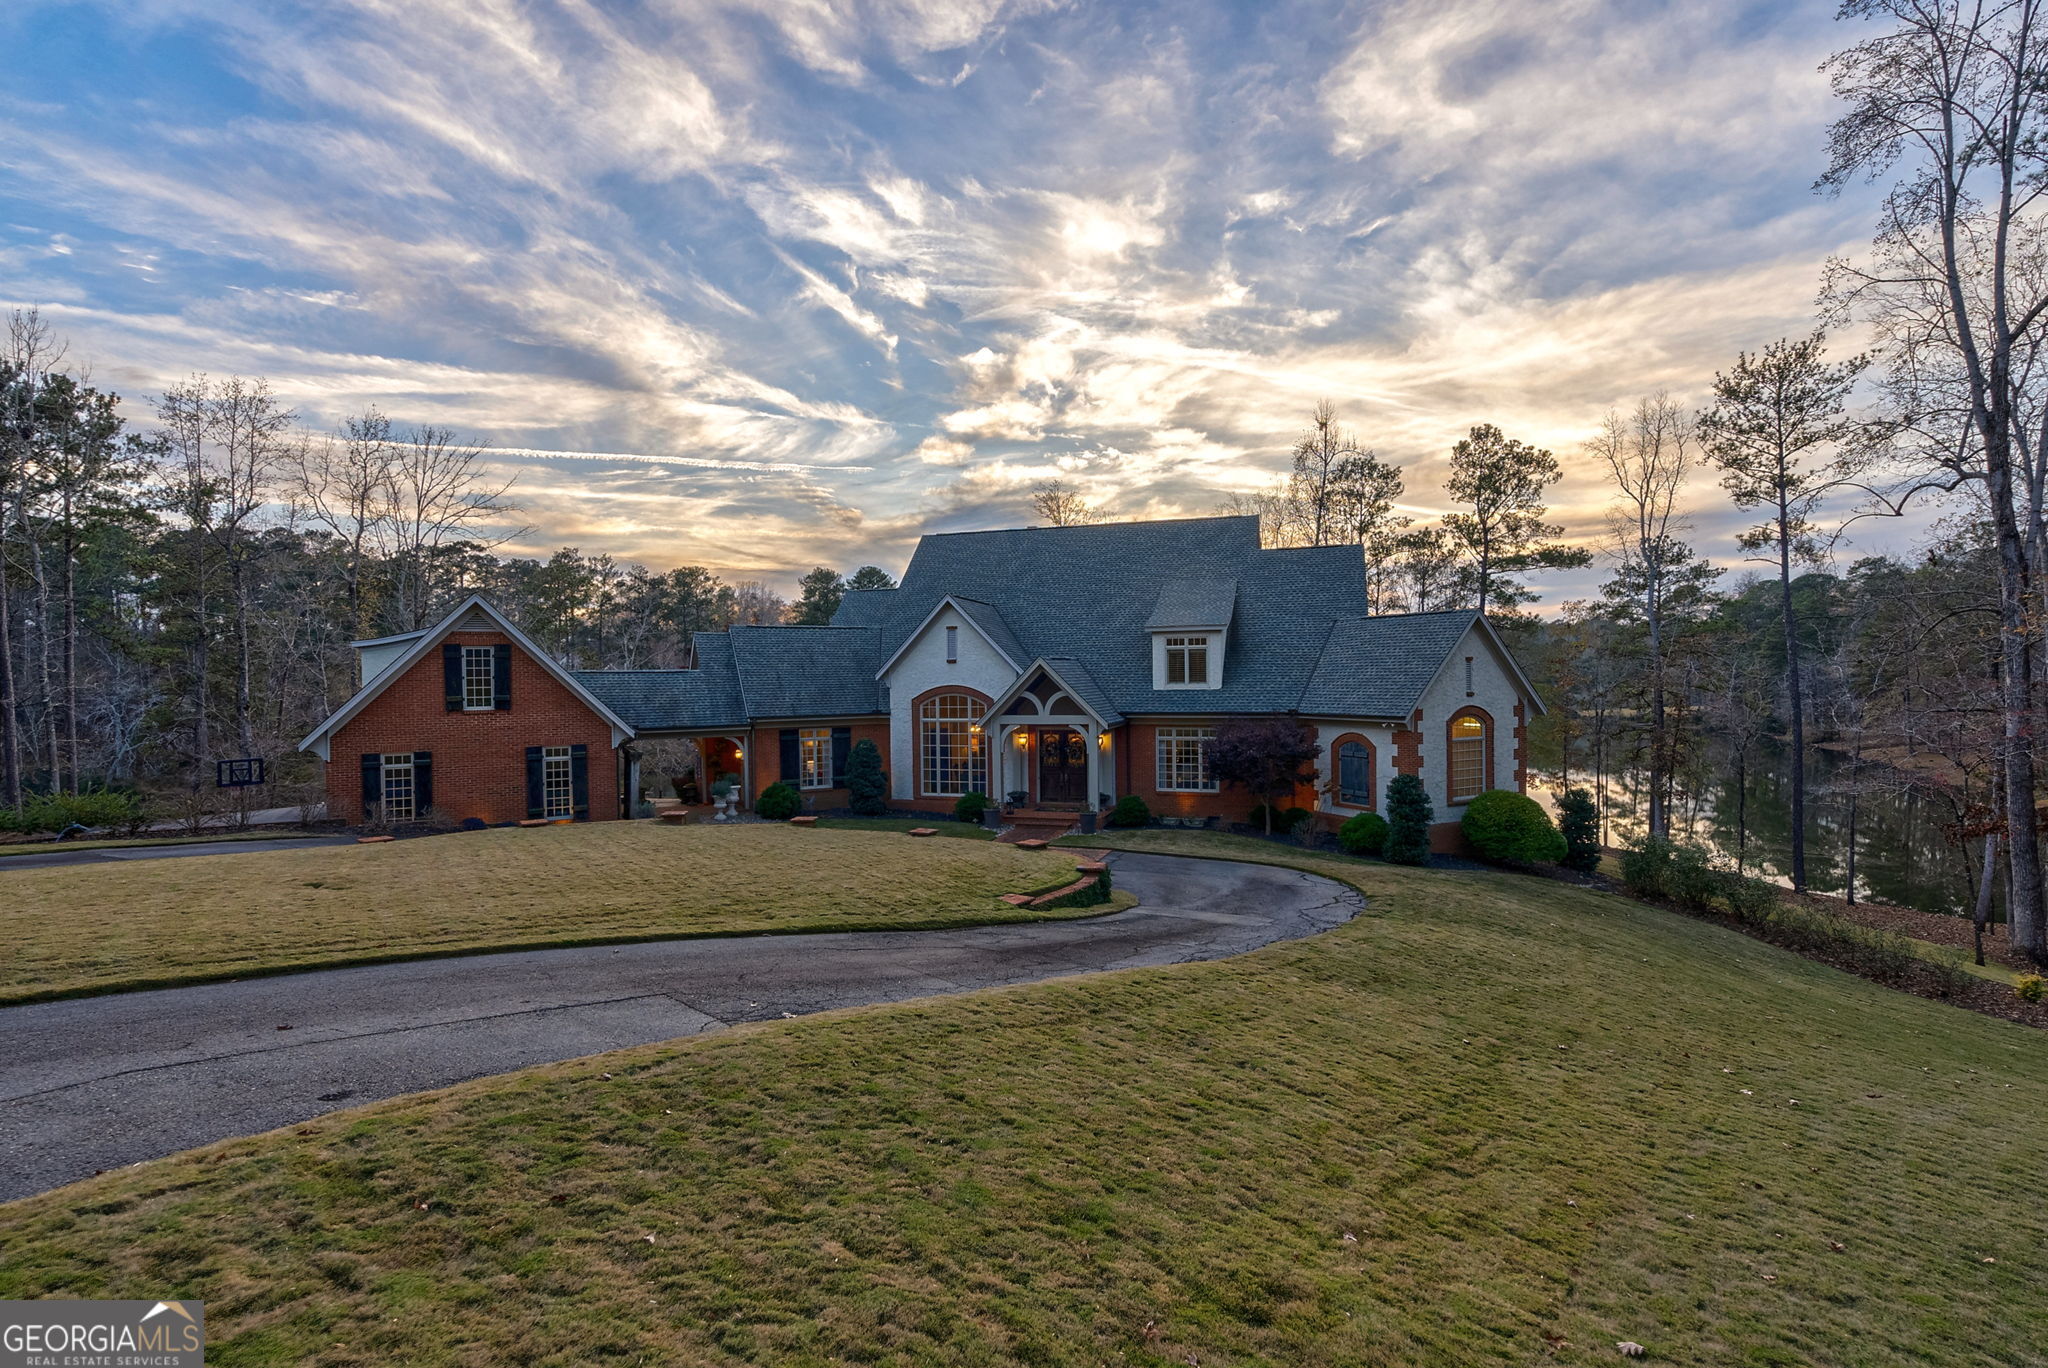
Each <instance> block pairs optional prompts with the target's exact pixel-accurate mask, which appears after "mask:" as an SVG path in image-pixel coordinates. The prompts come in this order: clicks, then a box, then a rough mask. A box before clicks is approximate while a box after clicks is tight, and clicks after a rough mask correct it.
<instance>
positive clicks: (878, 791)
mask: <svg viewBox="0 0 2048 1368" xmlns="http://www.w3.org/2000/svg"><path fill="white" fill-rule="evenodd" d="M846 805H847V806H848V807H850V808H852V809H853V810H854V811H855V812H856V813H858V814H859V815H861V816H862V817H879V816H881V815H882V814H883V813H885V812H887V811H888V810H889V777H888V776H887V775H886V774H884V773H882V752H881V751H880V749H878V748H877V747H876V745H875V743H874V742H872V741H870V740H868V739H867V738H866V737H862V738H861V739H860V740H858V741H856V742H854V743H853V749H852V750H851V751H849V752H848V753H847V756H846Z"/></svg>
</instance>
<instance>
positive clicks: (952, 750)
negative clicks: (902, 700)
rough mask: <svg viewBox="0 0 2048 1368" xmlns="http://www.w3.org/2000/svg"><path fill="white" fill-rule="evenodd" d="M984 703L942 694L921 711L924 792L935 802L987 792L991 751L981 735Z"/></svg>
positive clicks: (919, 734) (919, 746) (919, 728)
mask: <svg viewBox="0 0 2048 1368" xmlns="http://www.w3.org/2000/svg"><path fill="white" fill-rule="evenodd" d="M981 711H982V703H981V700H980V699H978V698H976V697H974V696H973V695H972V694H957V693H952V694H939V695H938V696H936V697H934V698H927V699H926V700H925V701H924V702H923V703H922V704H921V705H920V706H919V707H918V719H917V750H918V757H919V760H920V762H921V769H922V777H923V780H924V791H925V793H926V794H927V795H929V796H931V797H934V798H957V797H959V796H960V795H961V794H963V793H987V792H988V750H987V748H986V746H985V744H984V743H985V740H986V738H985V737H983V735H982V731H981Z"/></svg>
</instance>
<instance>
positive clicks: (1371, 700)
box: [1301, 609, 1479, 717]
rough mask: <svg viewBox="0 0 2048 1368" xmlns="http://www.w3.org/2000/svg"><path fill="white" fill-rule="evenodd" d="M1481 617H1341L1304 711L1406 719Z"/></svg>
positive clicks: (1305, 691) (1304, 693) (1311, 684)
mask: <svg viewBox="0 0 2048 1368" xmlns="http://www.w3.org/2000/svg"><path fill="white" fill-rule="evenodd" d="M1478 617H1479V614H1478V613H1476V612H1473V611H1471V610H1469V609H1467V610H1461V611H1458V612H1451V613H1402V614H1398V615H1394V616H1389V617H1351V618H1340V619H1339V620H1338V621H1336V622H1335V623H1333V624H1331V627H1330V637H1329V641H1328V642H1327V643H1326V644H1325V645H1324V647H1323V651H1322V659H1321V660H1320V661H1319V662H1318V663H1317V665H1316V668H1315V672H1314V673H1313V674H1311V675H1310V676H1309V680H1308V686H1307V687H1306V688H1304V689H1303V690H1302V694H1301V711H1303V712H1305V713H1309V714H1312V715H1315V716H1323V717H1406V716H1408V714H1409V713H1410V712H1412V711H1414V708H1415V705H1416V704H1417V703H1418V702H1420V701H1421V699H1422V691H1423V690H1424V689H1427V688H1428V687H1429V682H1430V681H1431V680H1432V679H1434V678H1436V672H1437V671H1438V670H1440V669H1442V668H1443V663H1444V660H1445V658H1446V657H1448V656H1449V655H1450V653H1451V652H1452V650H1453V649H1455V648H1456V646H1457V644H1458V642H1459V640H1460V639H1461V638H1463V637H1464V635H1465V631H1466V629H1467V628H1469V627H1470V626H1471V625H1472V624H1473V622H1474V621H1476V620H1477V619H1478Z"/></svg>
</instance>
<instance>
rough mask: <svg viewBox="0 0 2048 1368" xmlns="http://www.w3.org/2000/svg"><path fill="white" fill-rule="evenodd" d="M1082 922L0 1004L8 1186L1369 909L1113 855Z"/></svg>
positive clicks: (1342, 892) (661, 946)
mask: <svg viewBox="0 0 2048 1368" xmlns="http://www.w3.org/2000/svg"><path fill="white" fill-rule="evenodd" d="M1110 858H1111V860H1112V862H1113V863H1114V865H1115V867H1116V879H1117V885H1118V887H1120V888H1124V889H1128V890H1129V891H1131V892H1133V893H1136V894H1137V895H1138V896H1139V898H1140V899H1142V904H1141V905H1140V906H1138V907H1135V908H1132V909H1130V910H1128V911H1125V912H1119V913H1116V914H1114V915H1111V916H1106V917H1096V918H1091V919H1088V920H1085V921H1067V922H1037V923H1031V924H1026V925H1019V926H985V927H975V928H969V929H965V930H957V931H884V932H854V933H837V934H829V935H803V936H733V937H723V938H719V939H715V940H689V941H656V942H651V943H648V944H642V945H618V946H597V947H590V948H583V949H572V950H533V951H523V952H520V953H517V954H500V955H479V956H471V957H467V958H462V959H442V960H425V961H418V962H414V963H410V964H385V965H373V966H369V967H365V968H360V969H334V970H325V971H321V972H316V973H306V974H292V975H287V976H282V977H276V978H259V979H248V980H244V981H242V982H238V983H222V984H211V985H206V986H200V987H192V988H169V989H163V990H160V991H156V992H147V993H123V994H118V995H113V996H107V997H97V998H78V999H73V1000H70V1001H65V1002H50V1003H36V1004H31V1005H29V1006H24V1007H9V1008H4V1009H0V1201H4V1200H7V1199H10V1198H15V1197H21V1196H25V1195H27V1194H29V1193H32V1192H40V1191H42V1190H43V1189H45V1188H50V1187H55V1186H57V1185H59V1184H61V1183H68V1182H71V1181H73V1180H75V1179H79V1178H85V1177H89V1176H91V1175H92V1174H93V1173H95V1172H97V1171H100V1170H103V1169H111V1168H118V1167H120V1166H122V1165H124V1164H132V1163H136V1162H139V1161H141V1160H145V1159H152V1158H156V1157H159V1156H162V1155H166V1154H172V1153H175V1152H177V1151H179V1150H183V1149H189V1148H191V1147H192V1146H194V1145H202V1144H206V1143H208V1142H209V1141H213V1140H221V1139H225V1138H227V1137H230V1136H236V1135H250V1134H254V1133H256V1132H258V1131H264V1130H270V1129H273V1128H275V1127H278V1126H286V1125H291V1124H293V1123H295V1122H300V1121H304V1120H306V1119H308V1118H310V1117H314V1116H318V1115H320V1114H322V1113H323V1112H329V1111H334V1110H337V1109H338V1108H341V1107H348V1106H355V1105H358V1104H360V1103H364V1102H370V1101H374V1100H376V1099H378V1098H383V1097H393V1096H396V1095H398V1094H400V1093H408V1092H417V1091H419V1090H421V1089H423V1088H437V1087H443V1086H445V1085H447V1084H450V1083H458V1082H461V1081H463V1080H464V1079H470V1078H476V1077H479V1076H481V1075H485V1074H494V1073H503V1072H505V1071H507V1070H509V1069H518V1068H524V1067H526V1066H527V1065H530V1064H541V1063H547V1062H549V1061H553V1060H561V1059H573V1058H576V1057H577V1056H579V1055H587V1054H595V1053H597V1052H599V1051H601V1050H615V1049H619V1048H621V1047H623V1046H628V1045H643V1044H647V1043H649V1042H652V1041H657V1040H669V1039H673V1038H675V1037H677V1036H687V1035H694V1034H697V1033H699V1032H704V1031H711V1030H716V1029H718V1028H720V1027H722V1026H725V1025H728V1024H731V1023H734V1022H741V1021H760V1020H768V1019H773V1018H776V1017H785V1016H801V1015H803V1014H805V1013H808V1012H821V1011H826V1010H829V1009H831V1008H835V1007H852V1006H860V1005H863V1004H867V1003H876V1002H899V1001H902V1000H904V999H906V998H916V997H925V996H928V995H931V994H934V993H956V992H962V991H966V990H969V989H975V988H990V987H997V986H1000V985H1004V984H1014V983H1029V982H1033V981H1036V980H1039V979H1048V978H1056V977H1059V976H1060V975H1064V974H1079V973H1089V972H1094V971H1099V970H1108V969H1132V968H1140V967H1145V966H1150V965H1161V964H1177V963H1182V962H1185V961H1189V960H1204V959H1220V958H1222V957H1223V956H1226V955H1235V954H1239V953H1241V952H1243V951H1246V950H1252V949H1256V948H1257V947H1259V946H1261V945H1267V944H1270V943H1272V942H1274V941H1280V940H1291V939H1295V938H1298V937H1301V936H1308V935H1313V934H1315V933H1316V932H1318V931H1324V930H1327V929H1329V928H1330V927H1333V926H1336V925H1338V924H1339V923H1342V922H1344V921H1347V920H1349V919H1350V918H1351V917H1352V916H1354V915H1356V913H1357V912H1358V910H1359V908H1360V907H1361V905H1362V900H1361V899H1360V898H1359V896H1358V894H1357V893H1355V892H1353V891H1352V890H1351V889H1349V888H1345V887H1343V886H1341V885H1339V884H1336V883H1333V882H1331V881H1329V880H1327V879H1322V878H1318V877H1316V876H1314V875H1310V874H1303V873H1300V872H1298V871H1295V870H1289V869H1278V868H1274V867H1272V866H1267V865H1251V864H1237V863H1229V862H1223V861H1212V860H1187V859H1175V858H1172V857H1169V856H1160V855H1135V854H1128V853H1125V854H1116V855H1112V856H1111V857H1110Z"/></svg>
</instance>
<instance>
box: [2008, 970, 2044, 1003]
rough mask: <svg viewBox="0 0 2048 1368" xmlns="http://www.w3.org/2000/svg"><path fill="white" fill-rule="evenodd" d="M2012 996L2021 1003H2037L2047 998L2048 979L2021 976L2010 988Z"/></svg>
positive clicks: (2026, 975)
mask: <svg viewBox="0 0 2048 1368" xmlns="http://www.w3.org/2000/svg"><path fill="white" fill-rule="evenodd" d="M2012 995H2013V996H2014V997H2016V998H2018V999H2019V1000H2020V1001H2021V1002H2039V1001H2040V1000H2041V999H2042V998H2044V997H2048V979H2044V978H2042V977H2041V976H2040V975H2039V974H2021V975H2020V976H2019V980H2018V981H2017V982H2015V983H2014V984H2013V986H2012Z"/></svg>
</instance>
